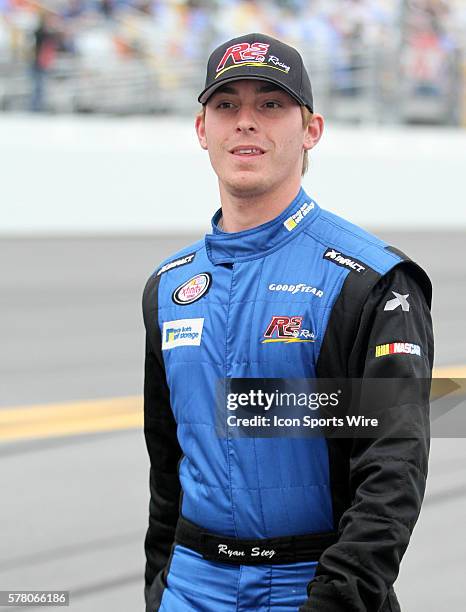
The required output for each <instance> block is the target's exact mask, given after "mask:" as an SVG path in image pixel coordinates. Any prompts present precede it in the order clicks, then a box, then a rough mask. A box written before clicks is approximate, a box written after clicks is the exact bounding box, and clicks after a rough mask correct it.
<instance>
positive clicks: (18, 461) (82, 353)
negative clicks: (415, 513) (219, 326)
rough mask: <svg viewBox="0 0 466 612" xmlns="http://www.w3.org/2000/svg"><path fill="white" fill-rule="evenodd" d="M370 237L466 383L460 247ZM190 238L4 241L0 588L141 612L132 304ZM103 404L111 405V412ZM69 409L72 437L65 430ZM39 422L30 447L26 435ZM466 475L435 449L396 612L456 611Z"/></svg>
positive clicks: (144, 478)
mask: <svg viewBox="0 0 466 612" xmlns="http://www.w3.org/2000/svg"><path fill="white" fill-rule="evenodd" d="M379 235H381V236H383V237H384V238H386V239H388V240H389V241H390V242H391V243H392V244H394V245H396V246H398V247H399V248H401V249H402V250H404V251H405V252H407V253H408V254H409V255H410V256H411V257H413V258H414V259H416V260H418V261H419V262H420V263H421V264H422V265H423V266H424V267H425V268H426V270H427V271H428V272H429V274H430V276H431V278H432V280H433V284H434V306H433V317H434V327H435V332H436V366H437V368H438V370H437V371H438V373H439V375H445V376H447V375H456V376H458V377H460V376H461V377H466V370H465V364H466V330H465V325H464V322H465V313H466V287H465V281H466V264H465V263H464V261H465V259H464V244H465V233H464V232H457V233H448V234H446V233H440V234H439V233H402V232H399V233H394V232H391V233H386V232H385V233H384V232H379ZM196 238H197V236H176V237H175V236H164V237H157V236H146V237H112V238H105V237H94V238H79V237H75V238H70V237H67V238H54V239H38V238H24V239H19V238H18V239H12V238H8V239H1V240H0V279H1V281H0V286H1V291H0V340H1V349H2V350H1V351H0V486H1V503H0V590H53V589H56V590H69V591H70V592H71V604H70V608H69V609H71V610H73V612H94V611H96V610H99V611H100V612H107V611H112V612H120V611H121V612H132V611H139V610H141V611H142V610H143V609H144V605H143V570H144V553H143V538H144V534H145V529H146V524H147V507H148V469H149V464H148V458H147V453H146V449H145V445H144V439H143V434H142V430H141V426H140V425H141V422H142V421H141V404H140V397H139V396H140V394H141V391H142V363H143V344H144V342H143V340H144V339H143V325H142V317H141V293H142V289H143V286H144V283H145V280H146V278H147V277H148V276H149V274H150V273H151V271H152V270H153V269H154V268H155V267H156V265H157V264H158V262H159V261H160V260H161V259H163V258H164V257H165V256H167V255H168V254H170V253H173V252H174V251H176V250H177V249H178V248H180V247H181V246H184V245H186V244H188V243H189V242H191V241H193V240H194V239H196ZM449 366H458V367H457V369H456V370H454V371H453V370H452V369H451V367H449ZM108 398H120V399H116V400H114V401H112V402H110V404H111V405H112V411H111V414H110V412H109V411H108V407H109V403H108V402H107V403H106V402H105V400H106V399H108ZM121 398H122V399H121ZM69 402H73V403H72V404H69ZM31 406H32V408H30V407H31ZM54 406H56V408H54ZM115 406H116V409H115ZM67 410H69V411H70V412H69V414H73V415H75V417H76V418H74V416H73V419H74V420H73V419H71V421H72V426H70V425H69V423H70V419H68V421H67V423H68V424H67V425H66V426H64V425H63V423H61V422H60V414H62V413H63V414H64V413H66V411H67ZM12 411H17V412H16V415H17V416H18V417H21V418H22V415H24V423H23V425H21V424H20V426H18V422H19V421H21V418H17V419H16V424H15V426H14V427H12V426H11V423H10V421H11V419H10V417H11V415H12V414H13V412H12ZM34 411H36V412H34ZM40 411H43V413H41V412H40ZM33 413H34V414H36V415H38V418H39V420H40V422H41V423H42V424H44V423H45V425H44V427H43V431H42V433H41V434H40V435H41V437H38V438H37V437H36V438H28V437H27V436H30V433H27V432H26V433H25V431H26V430H25V429H24V427H26V426H27V424H28V423H30V422H31V414H33ZM2 415H3V421H2ZM34 427H35V430H36V431H37V423H36V424H35V425H34ZM67 427H68V429H67ZM26 429H27V427H26ZM465 466H466V441H465V440H464V439H462V438H452V439H435V440H433V441H432V451H431V462H430V475H429V482H428V490H427V496H426V500H425V502H424V506H423V510H422V513H421V517H420V520H419V522H418V524H417V526H416V529H415V531H414V534H413V538H412V540H411V545H410V547H409V549H408V552H407V553H406V555H405V558H404V559H403V562H402V565H401V571H400V577H399V579H398V581H397V583H396V585H395V586H396V588H397V592H398V595H399V599H400V601H401V604H402V610H403V612H438V610H440V609H447V610H448V611H449V612H463V611H464V609H465V604H464V602H465V587H464V573H465V569H466V544H465V540H466V528H465V527H464V518H465V516H466V484H465V471H466V468H465ZM9 609H11V608H1V607H0V610H9ZM23 609H25V608H23ZM28 609H29V608H28Z"/></svg>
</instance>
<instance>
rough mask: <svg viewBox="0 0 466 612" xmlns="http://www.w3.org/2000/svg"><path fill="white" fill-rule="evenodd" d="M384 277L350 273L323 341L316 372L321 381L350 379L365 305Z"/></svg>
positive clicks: (372, 273) (334, 307) (370, 273)
mask: <svg viewBox="0 0 466 612" xmlns="http://www.w3.org/2000/svg"><path fill="white" fill-rule="evenodd" d="M380 278H381V275H380V274H379V273H378V272H376V271H375V270H373V269H372V268H369V267H368V268H367V270H366V272H365V273H364V274H351V273H350V274H348V276H347V277H346V279H345V282H344V283H343V287H342V289H341V291H340V294H339V296H338V297H337V299H336V300H335V304H334V305H333V308H332V312H331V314H330V318H329V321H328V325H327V329H326V330H325V335H324V338H323V341H322V346H321V349H320V353H319V358H318V360H317V364H316V373H317V376H318V377H319V378H338V377H341V378H346V377H347V376H350V373H349V369H348V366H349V364H348V356H349V355H350V353H351V348H352V345H353V342H354V338H355V334H356V332H357V329H358V321H359V318H360V316H361V309H362V306H363V304H364V302H365V300H366V298H367V296H368V295H369V293H370V292H371V290H372V288H373V287H374V285H375V284H376V283H377V281H378V280H379V279H380Z"/></svg>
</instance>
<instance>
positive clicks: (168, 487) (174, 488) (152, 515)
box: [142, 274, 182, 610]
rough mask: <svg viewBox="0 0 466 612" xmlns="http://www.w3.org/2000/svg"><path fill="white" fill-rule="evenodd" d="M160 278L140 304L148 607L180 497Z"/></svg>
mask: <svg viewBox="0 0 466 612" xmlns="http://www.w3.org/2000/svg"><path fill="white" fill-rule="evenodd" d="M160 278H161V277H160V275H156V274H154V275H152V276H151V277H150V278H149V280H148V281H147V284H146V287H145V289H144V295H143V303H142V306H143V315H144V324H145V327H146V358H145V371H144V436H145V439H146V445H147V450H148V452H149V457H150V464H151V467H150V504H149V527H148V530H147V533H146V537H145V541H144V548H145V553H146V568H145V589H144V594H145V599H146V606H147V607H146V609H147V610H154V609H158V605H159V604H160V599H161V596H162V592H163V588H164V583H163V572H164V571H165V572H166V571H167V567H168V560H169V557H170V551H171V549H172V545H173V542H174V537H175V527H176V523H177V521H178V516H179V506H180V499H181V497H180V496H181V486H180V482H179V478H178V463H179V461H180V458H181V456H182V451H181V448H180V446H179V442H178V439H177V435H176V429H177V427H176V421H175V418H174V415H173V411H172V408H171V404H170V390H169V388H168V384H167V380H166V373H165V365H164V361H163V356H162V339H161V334H160V326H159V322H158V290H159V284H160Z"/></svg>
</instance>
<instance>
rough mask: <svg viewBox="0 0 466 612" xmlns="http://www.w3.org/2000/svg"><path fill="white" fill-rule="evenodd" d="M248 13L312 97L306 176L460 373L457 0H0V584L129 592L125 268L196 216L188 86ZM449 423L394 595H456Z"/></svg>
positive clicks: (138, 428) (139, 267)
mask: <svg viewBox="0 0 466 612" xmlns="http://www.w3.org/2000/svg"><path fill="white" fill-rule="evenodd" d="M257 31H260V32H265V33H268V34H271V35H273V36H276V37H278V38H281V39H282V40H284V41H286V42H288V43H289V44H292V45H294V46H296V47H297V48H298V49H299V50H300V51H301V53H302V55H303V58H304V61H305V63H306V65H307V67H308V69H309V72H310V75H311V81H312V84H313V89H314V96H315V101H316V110H317V111H319V112H322V113H323V114H324V116H325V118H326V129H325V133H324V137H323V139H322V141H321V142H320V143H319V146H318V147H316V149H314V150H313V151H312V152H311V155H310V170H309V172H308V174H306V176H305V177H304V179H303V186H304V187H305V189H306V191H307V192H308V193H309V194H310V195H312V197H314V198H315V199H316V200H317V201H318V202H319V204H320V205H321V206H322V207H323V208H327V209H329V210H332V211H333V212H335V213H337V214H340V215H342V216H345V217H346V218H348V219H350V220H351V221H353V222H355V223H358V224H360V225H362V226H363V227H365V228H366V229H369V230H371V231H373V232H375V233H376V234H378V235H379V236H381V237H382V238H384V239H386V240H387V241H388V242H389V243H391V244H393V245H395V246H397V247H398V248H401V249H402V250H403V251H405V252H406V253H407V254H409V255H410V256H411V257H412V258H413V259H415V260H416V261H418V262H419V263H420V264H421V265H422V266H423V267H424V268H425V269H426V271H427V272H428V273H429V275H430V277H431V279H432V281H433V285H434V300H433V311H432V312H433V320H434V330H435V336H436V356H435V376H436V377H453V378H466V348H465V347H466V331H465V328H466V326H465V312H466V286H465V281H466V263H465V257H464V251H465V245H466V182H465V181H464V172H465V167H466V0H448V1H447V0H325V1H324V0H307V1H304V0H280V1H278V0H277V1H271V0H268V1H267V2H266V1H260V0H214V1H212V2H207V1H203V0H189V1H187V0H171V1H170V0H153V1H151V0H140V1H136V0H135V1H133V2H127V1H123V0H66V1H65V0H54V1H44V2H29V1H26V0H0V172H1V181H0V491H1V498H0V499H1V503H0V591H1V590H16V591H18V590H52V589H56V590H69V591H70V602H71V603H70V608H71V609H72V610H73V612H94V611H95V610H99V611H101V612H106V611H109V612H110V611H112V612H133V611H136V610H141V611H142V610H143V609H144V603H143V571H144V550H143V540H144V535H145V530H146V525H147V520H148V502H149V485H148V474H149V462H148V457H147V452H146V449H145V443H144V438H143V434H142V401H141V393H142V384H143V379H142V376H143V353H144V332H143V325H142V315H141V296H142V290H143V287H144V284H145V281H146V279H147V278H148V276H149V275H150V274H151V272H152V271H153V270H154V269H155V268H156V267H157V265H158V263H159V262H160V261H161V260H162V259H164V258H165V257H167V256H169V255H170V254H172V253H174V252H175V251H176V250H178V249H179V248H181V247H183V246H185V245H187V244H189V243H190V242H193V241H195V240H197V239H198V238H200V237H201V236H202V235H203V234H204V233H205V232H206V231H209V223H210V218H211V216H212V214H213V213H214V212H215V210H216V209H217V208H218V207H219V205H220V202H219V200H218V187H217V182H216V177H215V175H214V173H213V171H212V169H211V167H210V164H209V160H208V155H207V154H206V152H205V151H203V150H201V149H200V147H199V144H198V142H197V138H196V135H195V132H194V126H193V124H194V115H195V113H196V111H197V110H198V108H199V104H198V103H197V95H198V93H199V91H200V90H201V89H202V87H203V82H204V77H205V64H206V60H207V57H208V55H209V53H210V51H211V50H212V49H213V48H214V47H215V46H217V45H218V44H220V43H221V42H223V41H225V40H228V39H229V38H232V37H235V36H238V35H240V34H242V33H243V34H244V33H249V32H257ZM462 435H463V433H462V432H459V431H458V432H455V431H453V432H451V437H450V438H448V439H434V440H432V448H431V463H430V473H429V480H428V486H427V493H426V499H425V502H424V506H423V510H422V513H421V518H420V520H419V523H418V525H417V526H416V529H415V531H414V535H413V538H412V542H411V545H410V547H409V549H408V552H407V553H406V555H405V557H404V559H403V562H402V564H401V571H400V576H399V578H398V580H397V582H396V584H395V587H396V589H397V592H398V594H399V599H400V602H401V604H402V610H403V612H419V611H421V610H422V612H438V610H439V609H440V608H444V607H446V608H448V609H449V610H450V611H451V612H463V610H464V586H463V584H464V578H463V577H464V571H465V568H466V547H465V544H464V542H465V541H466V533H465V529H464V527H463V521H464V516H465V513H466V484H465V482H466V479H465V467H464V466H465V465H466V444H465V440H464V437H461V436H462ZM434 585H435V586H434ZM7 609H9V608H6V607H2V606H1V605H0V610H7ZM201 610H202V601H200V602H199V611H201ZM374 612H375V611H374Z"/></svg>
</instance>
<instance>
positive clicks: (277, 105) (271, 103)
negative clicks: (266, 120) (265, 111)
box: [264, 100, 281, 108]
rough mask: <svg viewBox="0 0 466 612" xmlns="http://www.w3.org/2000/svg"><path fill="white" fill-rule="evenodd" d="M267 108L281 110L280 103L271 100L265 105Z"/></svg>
mask: <svg viewBox="0 0 466 612" xmlns="http://www.w3.org/2000/svg"><path fill="white" fill-rule="evenodd" d="M264 106H266V107H267V108H280V106H281V104H280V102H275V100H269V101H268V102H266V103H265V104H264Z"/></svg>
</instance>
